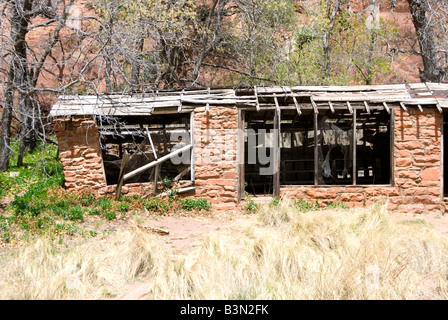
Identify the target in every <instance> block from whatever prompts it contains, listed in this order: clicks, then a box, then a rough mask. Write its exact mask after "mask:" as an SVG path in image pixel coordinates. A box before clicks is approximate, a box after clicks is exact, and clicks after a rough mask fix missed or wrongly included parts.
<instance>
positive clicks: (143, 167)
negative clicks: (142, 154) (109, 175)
mask: <svg viewBox="0 0 448 320" xmlns="http://www.w3.org/2000/svg"><path fill="white" fill-rule="evenodd" d="M191 147H192V146H191V144H189V145H186V146H184V147H182V148H180V149H178V150H176V151H173V152H171V153H169V154H167V155H165V156H163V157H161V158H160V159H158V160H155V161H152V162H150V163H148V164H145V165H144V166H142V167H140V168H138V169H135V170H133V171H131V172H129V173H127V174H125V175H124V180H128V179H130V178H132V177H134V176H136V175H137V174H139V173H142V172H144V171H146V170H148V169H151V168H152V167H154V166H156V165H158V164H161V163H163V162H165V161H167V160H169V159H171V158H173V157H175V156H177V155H178V154H180V153H182V152H185V151H187V150H190V149H191Z"/></svg>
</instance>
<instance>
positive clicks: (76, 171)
mask: <svg viewBox="0 0 448 320" xmlns="http://www.w3.org/2000/svg"><path fill="white" fill-rule="evenodd" d="M53 124H54V130H55V133H56V136H57V138H58V144H59V156H60V159H61V162H62V166H63V168H64V175H65V186H66V188H67V189H68V190H83V189H85V190H90V191H91V192H97V191H98V190H100V189H101V188H102V187H104V185H105V184H106V180H105V176H104V169H103V159H102V156H101V148H100V144H99V139H98V128H97V126H96V123H95V121H94V120H93V119H92V118H82V117H75V118H73V120H70V119H54V120H53Z"/></svg>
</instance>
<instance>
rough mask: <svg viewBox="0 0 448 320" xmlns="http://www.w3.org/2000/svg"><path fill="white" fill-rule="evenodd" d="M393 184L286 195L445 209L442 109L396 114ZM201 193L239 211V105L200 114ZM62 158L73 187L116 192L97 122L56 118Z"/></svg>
mask: <svg viewBox="0 0 448 320" xmlns="http://www.w3.org/2000/svg"><path fill="white" fill-rule="evenodd" d="M394 116H395V121H394V127H395V128H394V130H395V133H394V148H393V155H392V158H393V175H394V179H393V184H392V185H390V186H336V187H335V186H319V187H316V186H281V187H280V194H281V196H288V197H292V198H301V199H305V200H308V201H316V200H317V201H318V202H319V203H320V204H324V203H330V202H333V203H335V202H344V203H346V204H348V205H349V206H364V205H370V204H372V203H373V202H374V201H377V200H388V203H389V204H388V206H389V209H391V210H396V211H402V212H408V213H423V212H429V211H436V210H438V211H441V212H444V211H445V204H444V201H443V190H442V184H441V181H442V179H441V175H442V135H441V134H442V132H441V128H442V121H443V114H442V113H440V112H438V110H437V109H436V108H424V110H423V112H421V111H419V110H418V109H417V108H409V109H408V111H407V112H405V111H403V110H402V109H395V115H394ZM193 123H194V125H193V133H194V161H195V164H194V170H195V182H194V184H195V187H196V189H195V190H194V191H193V192H191V193H188V194H186V196H190V197H197V198H206V199H207V200H208V201H210V202H211V203H212V207H213V208H214V209H216V210H235V209H237V208H238V206H239V201H238V186H239V181H238V163H237V143H238V141H237V140H238V139H237V138H238V134H237V131H238V130H237V125H238V110H237V108H236V107H216V106H214V107H213V108H210V110H209V111H207V110H206V108H205V107H197V108H196V109H195V111H194V122H193ZM54 128H55V132H56V134H57V138H58V141H59V151H60V158H61V161H62V165H63V168H64V173H65V181H66V182H65V186H66V188H67V189H68V190H78V191H80V190H88V191H89V192H92V193H96V194H100V195H113V194H115V188H116V186H107V185H106V182H105V173H104V168H103V162H102V156H101V148H100V144H99V133H98V128H97V126H96V123H95V120H94V119H93V118H86V117H72V118H67V119H55V120H54ZM152 190H153V187H152V183H151V182H148V183H132V184H125V185H124V187H123V189H122V193H123V194H129V195H130V194H151V192H152Z"/></svg>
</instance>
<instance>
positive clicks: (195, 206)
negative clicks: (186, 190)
mask: <svg viewBox="0 0 448 320" xmlns="http://www.w3.org/2000/svg"><path fill="white" fill-rule="evenodd" d="M180 205H181V208H182V209H185V210H188V211H193V210H209V209H210V208H211V206H212V205H211V203H209V202H208V201H207V200H206V199H197V200H196V199H183V200H181V201H180Z"/></svg>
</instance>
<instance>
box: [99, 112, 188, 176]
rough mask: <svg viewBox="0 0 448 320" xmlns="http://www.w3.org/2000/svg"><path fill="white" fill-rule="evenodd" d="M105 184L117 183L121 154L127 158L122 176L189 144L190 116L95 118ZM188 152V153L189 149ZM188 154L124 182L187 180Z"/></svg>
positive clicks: (182, 154) (178, 156)
mask: <svg viewBox="0 0 448 320" xmlns="http://www.w3.org/2000/svg"><path fill="white" fill-rule="evenodd" d="M97 123H98V128H99V133H100V145H101V149H102V156H103V163H104V170H105V175H106V182H107V185H114V184H117V183H118V179H119V174H120V169H121V165H122V160H123V154H124V153H125V152H127V153H128V154H129V155H130V158H129V163H128V165H127V169H126V171H125V173H129V172H131V171H133V170H136V169H138V168H141V167H143V166H144V165H147V164H149V163H152V162H154V161H156V160H158V159H160V158H162V157H163V156H166V155H168V154H170V153H172V152H173V151H174V150H177V149H179V148H181V147H183V146H186V145H188V144H190V143H191V142H190V141H191V136H190V114H189V113H188V114H186V113H181V114H164V115H150V116H142V117H113V118H112V117H99V118H98V119H97ZM190 151H191V150H190ZM189 168H190V152H182V153H180V154H179V155H177V156H176V157H173V158H170V159H169V160H167V161H163V162H161V163H160V164H158V165H157V166H154V167H152V168H150V169H148V170H144V171H143V172H141V173H138V174H136V175H134V176H132V177H130V178H129V179H127V180H126V183H133V182H153V181H154V180H155V178H156V177H155V176H154V175H155V174H157V180H158V181H162V180H165V181H167V182H169V181H173V180H174V179H177V180H181V179H182V180H190V179H191V174H190V170H189Z"/></svg>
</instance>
